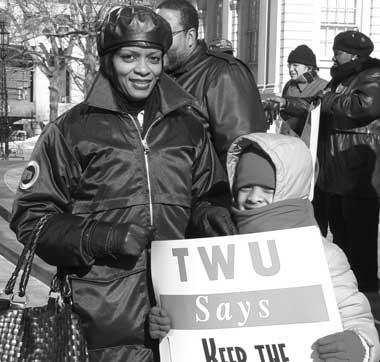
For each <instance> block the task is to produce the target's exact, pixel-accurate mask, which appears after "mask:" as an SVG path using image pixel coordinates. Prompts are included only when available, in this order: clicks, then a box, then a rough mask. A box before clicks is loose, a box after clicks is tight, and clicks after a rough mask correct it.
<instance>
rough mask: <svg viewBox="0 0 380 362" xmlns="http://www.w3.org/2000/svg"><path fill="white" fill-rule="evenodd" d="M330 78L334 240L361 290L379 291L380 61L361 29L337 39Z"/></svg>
mask: <svg viewBox="0 0 380 362" xmlns="http://www.w3.org/2000/svg"><path fill="white" fill-rule="evenodd" d="M333 51H334V57H333V61H334V66H333V67H332V68H331V76H332V80H331V82H330V84H329V87H328V89H327V90H326V91H325V92H324V95H323V98H322V105H321V106H322V108H321V124H320V128H321V129H320V144H319V150H318V152H319V158H320V161H321V165H322V167H321V172H320V176H319V179H318V185H319V186H320V188H321V189H322V190H323V191H325V192H327V193H328V195H330V196H329V224H330V229H331V231H332V234H333V237H334V242H336V243H337V244H338V245H339V246H340V247H341V248H342V249H343V251H345V253H346V254H347V256H348V259H349V261H350V264H351V267H352V270H353V271H354V273H355V275H356V277H357V279H358V283H359V289H360V290H361V291H374V292H377V291H378V278H377V271H378V265H377V238H378V225H379V196H380V102H379V99H380V61H379V60H378V59H375V58H371V57H370V56H369V55H370V53H371V52H372V51H373V43H372V41H371V39H370V38H368V37H367V36H366V35H364V34H363V33H360V32H358V31H345V32H342V33H339V34H338V35H337V36H336V37H335V39H334V45H333Z"/></svg>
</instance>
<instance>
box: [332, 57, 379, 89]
mask: <svg viewBox="0 0 380 362" xmlns="http://www.w3.org/2000/svg"><path fill="white" fill-rule="evenodd" d="M379 66H380V61H379V59H376V58H370V57H364V58H362V57H359V58H357V59H356V60H354V61H352V62H348V63H344V64H342V65H334V66H332V67H331V69H330V74H331V77H332V80H331V86H332V87H333V88H334V87H337V86H338V85H339V84H340V83H342V82H343V81H344V80H345V79H347V78H349V77H350V76H351V75H354V74H358V73H360V72H361V71H363V70H365V69H368V68H372V67H379Z"/></svg>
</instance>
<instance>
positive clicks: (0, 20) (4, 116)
mask: <svg viewBox="0 0 380 362" xmlns="http://www.w3.org/2000/svg"><path fill="white" fill-rule="evenodd" d="M8 46H9V32H8V31H7V29H6V28H5V17H4V16H2V15H1V14H0V62H1V64H0V152H1V155H2V158H3V159H7V158H8V154H9V144H8V140H9V123H8V89H7V71H6V68H5V59H6V57H7V53H8Z"/></svg>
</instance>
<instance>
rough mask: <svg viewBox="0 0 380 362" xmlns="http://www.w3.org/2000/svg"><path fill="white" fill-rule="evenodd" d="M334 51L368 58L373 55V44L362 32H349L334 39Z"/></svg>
mask: <svg viewBox="0 0 380 362" xmlns="http://www.w3.org/2000/svg"><path fill="white" fill-rule="evenodd" d="M333 49H337V50H342V51H344V52H346V53H350V54H355V55H359V56H362V57H366V56H369V55H370V54H371V53H372V51H373V43H372V40H371V39H370V38H368V36H367V35H364V34H363V33H361V32H360V31H354V30H347V31H343V32H341V33H339V34H338V35H337V36H336V37H335V38H334V45H333Z"/></svg>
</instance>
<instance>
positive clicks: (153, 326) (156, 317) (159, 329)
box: [149, 306, 170, 339]
mask: <svg viewBox="0 0 380 362" xmlns="http://www.w3.org/2000/svg"><path fill="white" fill-rule="evenodd" d="M169 330H170V318H169V316H168V314H167V313H166V311H165V310H164V309H162V308H160V307H158V306H155V307H152V308H151V310H150V313H149V334H150V337H151V338H153V339H157V338H160V339H162V338H164V337H165V336H166V335H167V334H168V332H169Z"/></svg>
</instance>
